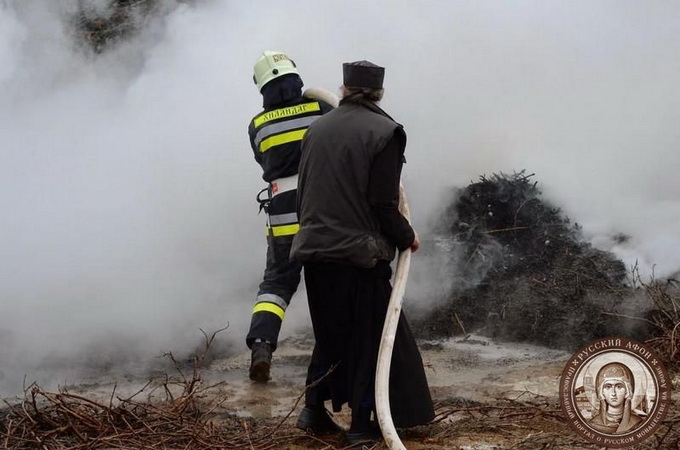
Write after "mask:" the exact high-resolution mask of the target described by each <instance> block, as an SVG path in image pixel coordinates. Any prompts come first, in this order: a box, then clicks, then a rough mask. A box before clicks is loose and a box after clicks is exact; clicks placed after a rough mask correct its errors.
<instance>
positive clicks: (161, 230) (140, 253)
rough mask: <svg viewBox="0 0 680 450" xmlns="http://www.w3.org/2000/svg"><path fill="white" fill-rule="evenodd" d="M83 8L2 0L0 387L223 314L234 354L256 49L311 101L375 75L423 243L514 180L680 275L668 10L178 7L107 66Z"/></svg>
mask: <svg viewBox="0 0 680 450" xmlns="http://www.w3.org/2000/svg"><path fill="white" fill-rule="evenodd" d="M76 4H77V2H73V1H69V0H60V1H54V0H32V1H22V0H9V1H7V0H5V1H4V2H0V211H2V214H1V215H0V230H1V231H0V300H1V301H2V310H3V314H1V315H0V349H1V350H0V361H1V363H2V364H1V365H0V371H1V372H2V373H1V374H0V393H7V392H15V391H16V386H17V385H20V383H21V379H22V377H23V374H27V375H28V378H29V379H35V378H40V379H46V380H51V381H55V380H54V377H55V376H61V375H55V373H43V372H41V370H46V371H50V370H51V368H52V367H53V366H54V365H55V364H57V365H58V363H59V362H60V361H61V362H65V361H71V360H72V359H73V358H76V360H78V358H82V359H88V358H92V357H93V356H92V355H97V357H98V358H100V359H101V358H103V359H106V358H109V359H111V360H117V359H119V358H120V354H127V355H128V356H129V355H134V356H140V357H147V358H148V357H150V356H153V355H158V354H159V353H160V352H161V351H162V350H182V349H186V348H188V347H190V346H192V345H194V344H195V341H196V340H197V339H200V334H199V333H198V328H199V327H201V328H204V329H206V330H210V329H215V328H218V327H221V326H223V325H225V324H226V323H227V322H229V323H230V328H229V329H228V330H227V331H226V332H225V333H224V334H223V335H222V336H223V338H224V339H227V340H230V341H233V342H234V343H236V345H242V340H243V336H244V334H245V331H246V329H247V326H248V322H249V314H250V313H249V311H250V305H251V302H252V300H253V297H254V294H255V290H256V287H257V284H258V283H259V277H260V274H261V271H262V264H263V256H264V250H265V243H264V237H263V234H264V232H263V218H262V217H261V216H259V217H258V216H257V215H256V205H255V203H254V201H253V199H254V194H255V193H256V192H257V190H258V189H259V188H260V187H261V186H262V182H261V181H260V179H259V177H260V171H259V168H258V167H257V165H256V164H255V162H254V161H253V159H252V156H251V154H250V149H249V146H248V143H247V137H246V126H247V123H248V121H249V119H250V118H251V117H252V115H254V114H255V113H257V112H258V111H259V108H260V97H259V95H258V93H257V91H256V89H255V88H254V86H253V84H252V81H251V70H252V64H253V62H254V61H255V59H256V58H257V56H258V55H259V53H260V52H261V51H262V50H263V49H280V50H284V51H286V52H288V53H289V54H290V55H291V56H292V57H293V58H294V59H295V60H296V62H297V63H298V66H299V68H300V70H301V72H302V75H303V79H304V80H305V82H306V85H307V86H308V87H312V86H314V87H325V88H327V89H330V90H335V89H336V88H337V86H339V84H340V83H341V66H340V65H341V63H342V62H343V61H350V60H357V59H369V60H372V61H373V62H376V63H378V64H382V65H384V66H386V67H387V75H386V81H385V83H386V88H387V93H386V98H385V101H384V102H383V106H384V107H385V108H386V109H387V110H388V111H389V112H390V113H392V114H393V116H394V117H395V118H396V119H397V120H398V121H401V122H402V123H403V124H404V125H405V127H406V130H407V132H408V135H409V146H408V149H407V160H408V164H407V165H406V166H405V171H404V179H405V183H406V185H407V188H408V190H409V193H410V199H411V209H412V212H413V215H414V222H415V225H416V227H417V228H419V229H421V230H422V231H423V232H424V231H425V230H426V229H427V226H428V224H429V223H430V221H431V218H432V217H434V216H436V215H437V214H438V213H440V212H441V209H442V208H443V207H444V206H445V205H447V204H448V203H449V202H450V201H451V198H449V197H448V196H449V195H450V188H451V187H452V186H464V185H466V184H467V183H469V182H470V181H472V180H474V179H476V177H477V176H478V175H480V174H483V173H486V174H489V173H491V172H498V171H505V172H511V171H513V170H521V169H527V170H528V171H530V172H535V173H536V179H537V180H538V181H539V182H540V186H541V187H542V189H543V190H544V192H545V193H546V194H547V195H548V197H549V198H550V199H551V200H553V201H554V202H555V203H556V204H558V205H560V206H562V207H563V208H564V209H565V210H566V212H567V213H568V214H569V215H570V216H571V217H572V218H573V219H574V220H576V221H577V222H579V223H580V224H582V225H583V227H584V230H585V232H586V234H587V235H588V236H589V238H591V239H592V240H593V242H594V243H596V244H597V245H599V246H600V247H602V248H607V249H610V248H611V249H612V250H614V251H615V252H616V253H617V254H618V255H619V256H620V257H622V258H624V259H625V261H626V262H627V263H628V264H631V263H632V262H634V261H635V260H636V259H637V260H639V261H640V263H641V264H642V265H643V269H644V270H645V271H647V272H649V271H650V270H651V267H652V265H656V274H657V275H660V276H663V275H668V274H672V273H674V272H676V271H677V270H678V269H680V252H678V251H677V249H678V248H680V245H679V244H680V237H679V236H680V235H679V234H678V232H677V229H678V225H680V181H678V178H677V176H676V171H677V167H680V153H679V152H678V151H677V149H676V148H675V145H676V144H677V142H678V133H679V132H678V131H677V122H678V120H677V119H678V117H677V116H678V113H677V110H678V108H677V105H678V103H680V91H678V90H677V89H675V83H676V80H677V79H678V75H680V59H678V57H677V55H678V54H679V53H680V22H678V21H677V17H678V13H680V4H676V3H674V2H666V1H646V2H644V3H642V2H636V1H625V0H623V1H620V0H617V1H613V0H612V1H601V2H590V1H576V2H546V1H542V0H532V1H529V0H526V1H519V2H504V1H501V0H498V1H487V2H476V1H472V0H469V1H455V2H452V1H443V0H442V1H419V2H409V1H403V2H395V1H387V0H385V1H374V2H359V1H339V0H338V1H335V0H334V1H325V2H316V1H311V0H309V1H296V2H276V1H253V2H242V1H227V0H221V1H220V0H206V1H195V2H191V3H180V4H179V5H175V4H174V3H173V2H170V1H169V2H168V3H167V5H168V7H169V8H170V7H172V6H177V8H175V9H172V10H171V12H170V13H169V14H168V15H167V16H166V17H165V19H164V20H162V21H161V20H160V19H159V20H158V21H155V22H151V23H149V24H148V26H147V27H146V29H145V32H143V33H142V34H141V35H139V36H137V37H135V38H134V39H132V40H130V41H128V42H125V43H122V44H120V45H118V46H116V47H114V48H113V49H111V50H110V51H108V52H106V53H104V54H102V55H98V56H93V55H89V54H86V53H84V52H82V51H81V50H79V49H78V48H77V46H76V45H74V41H73V38H72V36H71V35H70V33H71V30H72V28H71V26H70V25H69V17H70V13H72V12H73V10H74V5H76ZM615 233H624V234H627V235H630V236H631V239H630V240H629V241H628V242H626V243H623V244H615V243H614V241H612V240H611V239H610V238H609V237H610V236H611V235H613V234H615ZM424 237H426V236H424ZM417 256H418V255H417V254H416V258H415V259H414V265H417V264H418V257H417ZM443 277H446V273H445V272H433V280H432V281H431V284H432V285H433V286H441V284H442V282H443V281H444V280H442V278H443ZM304 304H305V300H304V297H303V296H298V297H297V298H296V299H295V301H294V304H293V308H292V310H291V313H290V314H291V317H290V319H293V320H290V321H288V322H286V324H285V325H284V333H285V332H286V330H289V329H290V328H291V327H293V326H294V325H295V323H297V322H302V323H305V321H306V307H305V306H304ZM295 319H297V320H295ZM50 377H52V378H50ZM56 381H61V380H56Z"/></svg>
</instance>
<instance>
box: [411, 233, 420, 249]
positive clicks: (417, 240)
mask: <svg viewBox="0 0 680 450" xmlns="http://www.w3.org/2000/svg"><path fill="white" fill-rule="evenodd" d="M413 234H414V236H415V237H414V238H413V243H412V244H411V251H412V252H413V253H415V252H417V251H418V249H419V248H420V237H419V236H418V232H417V231H416V230H413Z"/></svg>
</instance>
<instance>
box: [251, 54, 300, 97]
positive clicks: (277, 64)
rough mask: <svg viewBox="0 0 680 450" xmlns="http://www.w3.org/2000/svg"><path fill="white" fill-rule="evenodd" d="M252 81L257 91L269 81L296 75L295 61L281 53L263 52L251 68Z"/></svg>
mask: <svg viewBox="0 0 680 450" xmlns="http://www.w3.org/2000/svg"><path fill="white" fill-rule="evenodd" d="M253 72H254V73H253V81H254V82H255V85H256V86H257V89H258V90H259V91H262V88H263V87H264V85H265V84H267V83H269V82H270V81H272V80H274V79H276V78H278V77H281V76H283V75H288V74H291V73H294V74H298V71H297V68H296V66H295V61H293V60H292V59H290V58H289V57H288V55H286V54H285V53H283V52H277V51H273V50H265V51H264V52H262V55H261V56H260V58H259V59H258V60H257V62H256V63H255V67H254V68H253Z"/></svg>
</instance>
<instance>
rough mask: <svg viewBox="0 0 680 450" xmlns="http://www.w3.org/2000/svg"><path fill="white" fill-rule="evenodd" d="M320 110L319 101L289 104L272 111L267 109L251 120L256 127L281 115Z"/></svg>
mask: <svg viewBox="0 0 680 450" xmlns="http://www.w3.org/2000/svg"><path fill="white" fill-rule="evenodd" d="M314 111H321V106H319V102H312V103H303V104H301V105H295V106H289V107H287V108H281V109H275V110H274V111H269V112H266V113H264V114H261V115H259V116H257V117H256V118H255V120H253V125H255V128H258V127H259V126H261V125H262V124H263V123H267V122H269V121H270V120H274V119H281V118H283V117H290V116H296V115H298V114H305V113H308V112H314Z"/></svg>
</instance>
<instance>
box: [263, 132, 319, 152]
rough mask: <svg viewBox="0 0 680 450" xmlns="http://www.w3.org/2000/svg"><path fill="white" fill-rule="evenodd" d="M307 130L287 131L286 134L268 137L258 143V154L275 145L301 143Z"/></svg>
mask: <svg viewBox="0 0 680 450" xmlns="http://www.w3.org/2000/svg"><path fill="white" fill-rule="evenodd" d="M306 132H307V128H305V129H304V130H295V131H289V132H288V133H281V134H277V135H276V136H272V137H268V138H267V139H265V140H264V141H262V142H260V153H264V152H266V151H267V150H269V149H270V148H271V147H274V146H275V145H281V144H287V143H289V142H295V141H301V140H302V138H303V137H305V133H306Z"/></svg>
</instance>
